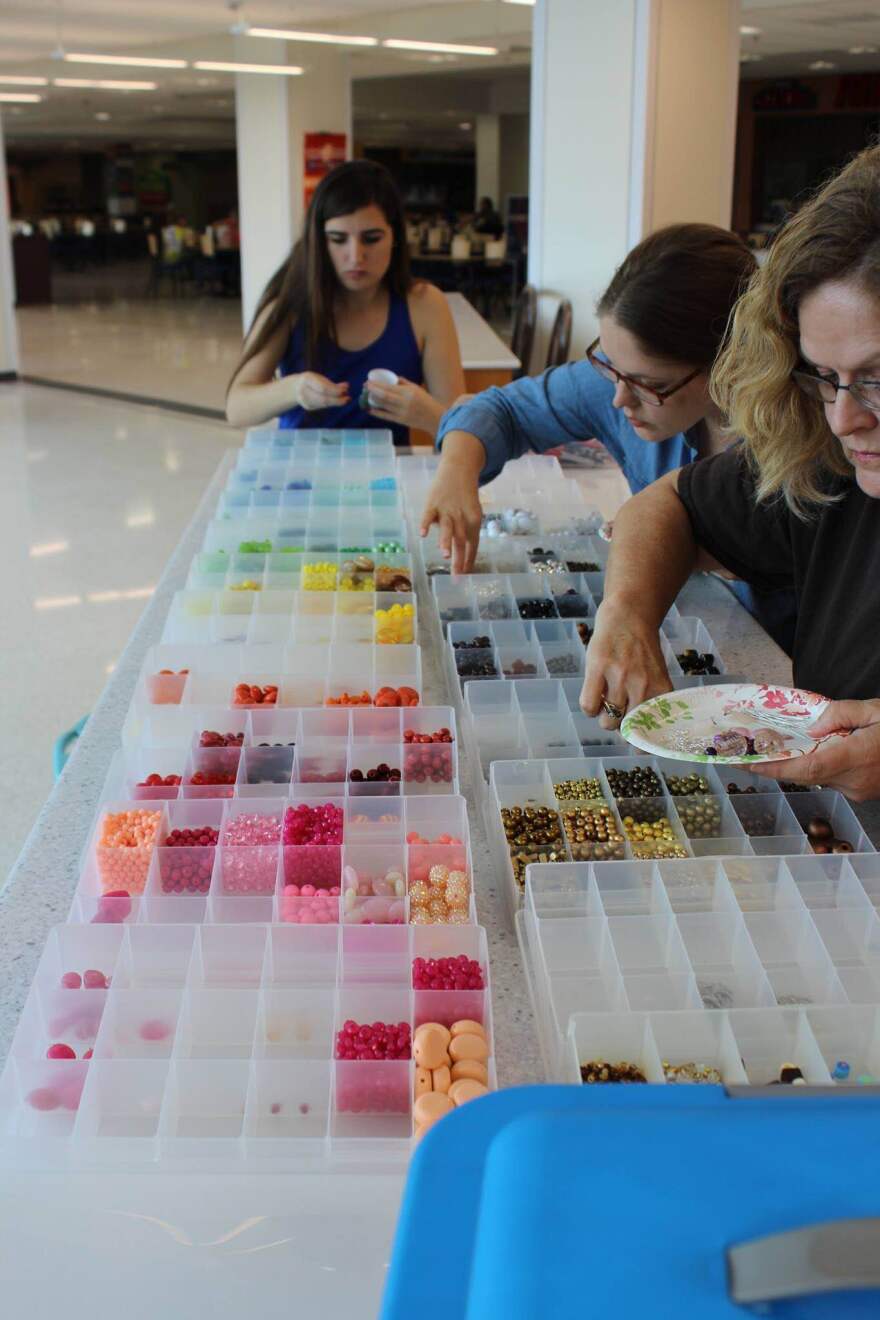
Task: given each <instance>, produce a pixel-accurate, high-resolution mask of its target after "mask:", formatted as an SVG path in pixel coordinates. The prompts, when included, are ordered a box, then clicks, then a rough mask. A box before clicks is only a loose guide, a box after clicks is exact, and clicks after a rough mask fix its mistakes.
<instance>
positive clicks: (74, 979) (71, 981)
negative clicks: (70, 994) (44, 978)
mask: <svg viewBox="0 0 880 1320" xmlns="http://www.w3.org/2000/svg"><path fill="white" fill-rule="evenodd" d="M61 984H62V985H63V986H64V989H65V990H79V988H80V986H81V985H82V977H81V976H80V974H79V972H65V973H64V975H63V976H62V978H61Z"/></svg>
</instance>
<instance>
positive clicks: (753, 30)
mask: <svg viewBox="0 0 880 1320" xmlns="http://www.w3.org/2000/svg"><path fill="white" fill-rule="evenodd" d="M762 31H763V28H757V27H749V26H748V25H746V26H744V27H741V28H740V30H739V35H740V36H741V37H760V35H761V33H762Z"/></svg>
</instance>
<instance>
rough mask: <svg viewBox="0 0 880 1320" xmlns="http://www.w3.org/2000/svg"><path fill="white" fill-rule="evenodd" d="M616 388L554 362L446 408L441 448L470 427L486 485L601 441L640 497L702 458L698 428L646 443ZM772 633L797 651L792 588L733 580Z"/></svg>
mask: <svg viewBox="0 0 880 1320" xmlns="http://www.w3.org/2000/svg"><path fill="white" fill-rule="evenodd" d="M614 388H615V387H614V385H613V384H612V382H611V381H609V380H606V379H605V377H604V376H600V375H599V373H598V371H596V370H595V368H594V367H592V366H591V365H590V363H589V362H587V361H586V360H584V361H581V362H568V363H566V364H565V365H564V366H561V367H550V368H549V370H547V371H545V372H544V373H543V374H542V375H540V376H523V377H521V379H520V380H516V381H513V382H512V383H511V384H510V385H504V386H498V385H493V386H492V387H491V388H490V389H488V390H485V391H484V392H483V393H482V394H478V395H477V396H476V397H475V398H473V399H471V400H470V401H469V402H467V403H462V404H459V405H458V406H457V407H454V408H450V409H449V411H448V412H447V413H444V415H443V417H442V419H441V421H440V426H439V427H438V429H437V440H436V447H437V448H438V449H439V448H440V447H441V446H442V444H443V437H444V436H445V435H446V434H447V432H448V431H469V432H470V434H471V435H475V436H477V438H478V439H479V440H480V441H481V442H482V444H483V448H484V449H485V450H486V464H485V467H484V468H483V470H482V472H481V473H480V484H481V485H483V484H484V483H485V482H487V481H491V480H492V478H493V477H496V476H497V475H498V473H499V472H500V471H501V469H502V468H503V467H504V464H505V463H506V462H507V461H508V460H509V459H511V458H519V456H520V455H521V454H525V453H527V452H528V451H529V450H533V451H535V452H537V453H539V454H540V453H543V452H544V450H546V449H553V448H554V447H555V446H556V445H563V444H568V443H569V442H570V441H572V440H590V439H596V440H599V441H601V443H602V444H603V445H604V446H605V448H606V449H607V450H608V452H609V453H610V454H611V456H612V458H614V460H615V461H616V462H617V464H618V465H619V467H620V468H621V470H622V471H623V475H624V476H625V477H626V480H627V482H628V484H629V488H630V490H631V491H632V493H633V495H637V494H638V493H639V491H641V490H644V488H645V487H646V486H650V485H651V483H652V482H654V481H657V479H658V478H659V477H662V476H663V475H664V474H665V473H666V472H671V471H672V470H673V469H676V468H680V467H683V466H684V465H685V464H686V463H692V462H693V461H694V460H695V459H696V458H697V457H698V454H697V434H696V431H697V428H696V427H692V428H691V429H690V430H689V431H680V432H679V433H678V434H677V435H673V436H670V437H669V439H668V440H660V441H657V442H653V441H647V440H642V439H641V438H640V436H639V435H638V434H637V432H635V431H634V430H633V428H632V427H631V426H630V424H629V422H628V421H627V420H626V417H625V416H624V415H623V410H622V409H620V408H615V407H614V405H613V403H612V399H613V398H614ZM725 585H726V586H728V587H729V588H730V590H731V591H732V592H733V594H734V595H735V596H736V597H737V599H738V600H739V601H740V602H741V604H742V605H744V606H745V608H746V609H747V610H748V611H749V613H750V614H753V615H754V616H755V618H756V619H758V621H759V622H760V623H761V625H762V626H763V627H764V628H765V629H766V630H767V632H769V633H770V635H771V637H773V638H774V640H775V641H776V642H777V643H778V644H779V645H780V646H781V647H782V648H783V650H785V651H787V652H789V654H790V653H791V646H792V643H793V640H794V620H795V615H796V609H797V606H796V602H795V599H794V593H793V592H790V591H788V590H787V589H786V590H783V591H774V592H761V593H757V592H755V591H754V590H753V589H752V588H751V587H750V586H749V585H748V584H747V583H745V582H728V583H725Z"/></svg>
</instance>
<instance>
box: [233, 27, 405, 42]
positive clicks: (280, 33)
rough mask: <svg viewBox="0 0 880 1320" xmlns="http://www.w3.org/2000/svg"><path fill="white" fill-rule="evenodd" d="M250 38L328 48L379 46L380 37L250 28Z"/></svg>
mask: <svg viewBox="0 0 880 1320" xmlns="http://www.w3.org/2000/svg"><path fill="white" fill-rule="evenodd" d="M247 35H248V36H249V37H271V38H274V40H276V41H314V42H316V43H318V44H319V45H327V46H378V44H379V38H378V37H350V36H349V37H347V36H344V35H343V34H342V33H339V32H292V31H289V30H288V29H287V28H262V27H252V28H248V30H247Z"/></svg>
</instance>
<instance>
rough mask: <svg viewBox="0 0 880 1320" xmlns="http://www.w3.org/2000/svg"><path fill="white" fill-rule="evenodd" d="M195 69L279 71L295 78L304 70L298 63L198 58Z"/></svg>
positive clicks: (224, 71)
mask: <svg viewBox="0 0 880 1320" xmlns="http://www.w3.org/2000/svg"><path fill="white" fill-rule="evenodd" d="M193 68H194V69H213V70H214V72H215V73H277V74H281V76H282V77H286V78H295V77H296V76H297V75H298V74H300V73H302V72H303V70H302V69H301V68H300V67H299V65H298V64H236V63H233V62H232V61H231V60H229V61H226V60H196V61H195V62H194V64H193Z"/></svg>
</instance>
